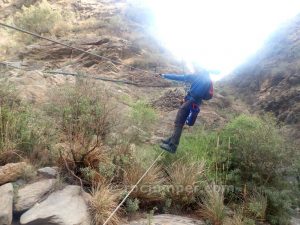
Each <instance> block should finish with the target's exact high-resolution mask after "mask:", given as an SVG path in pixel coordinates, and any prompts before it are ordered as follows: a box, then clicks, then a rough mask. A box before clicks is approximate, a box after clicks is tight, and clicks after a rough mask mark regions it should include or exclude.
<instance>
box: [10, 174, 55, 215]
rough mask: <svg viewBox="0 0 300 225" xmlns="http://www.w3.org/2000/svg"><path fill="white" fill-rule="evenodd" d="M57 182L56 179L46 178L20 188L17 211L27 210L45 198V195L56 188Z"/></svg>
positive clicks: (16, 205)
mask: <svg viewBox="0 0 300 225" xmlns="http://www.w3.org/2000/svg"><path fill="white" fill-rule="evenodd" d="M56 182H57V181H56V179H45V180H40V181H38V182H35V183H32V184H27V185H25V186H24V187H22V188H20V189H19V190H18V194H17V197H16V203H15V207H14V209H15V211H16V212H22V211H25V210H27V209H29V208H31V207H32V206H34V204H36V203H38V202H40V201H41V200H43V198H44V197H45V195H46V194H47V193H49V192H50V191H51V190H52V189H53V188H54V186H55V184H56Z"/></svg>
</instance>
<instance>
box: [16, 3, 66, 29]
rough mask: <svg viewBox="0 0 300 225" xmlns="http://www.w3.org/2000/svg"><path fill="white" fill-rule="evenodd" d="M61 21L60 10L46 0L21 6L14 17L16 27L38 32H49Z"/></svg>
mask: <svg viewBox="0 0 300 225" xmlns="http://www.w3.org/2000/svg"><path fill="white" fill-rule="evenodd" d="M62 21H63V16H62V11H61V10H60V9H54V8H53V7H52V6H51V5H50V4H49V3H48V1H47V0H43V1H42V2H40V3H38V4H36V5H31V6H29V7H25V6H23V8H22V11H21V12H19V13H17V14H16V16H15V17H14V23H15V24H16V25H17V26H18V27H20V28H23V29H26V30H29V31H31V32H35V33H38V34H44V33H51V32H52V31H53V30H54V29H55V26H56V25H57V24H63V23H62ZM64 24H66V23H64Z"/></svg>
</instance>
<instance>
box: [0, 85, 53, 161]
mask: <svg viewBox="0 0 300 225" xmlns="http://www.w3.org/2000/svg"><path fill="white" fill-rule="evenodd" d="M50 132H51V130H50V129H48V128H47V126H46V122H45V121H43V118H41V117H39V116H37V114H36V113H35V112H34V111H33V110H30V107H29V105H28V106H27V105H25V104H24V103H22V102H21V101H20V100H19V98H18V96H17V92H16V90H15V89H14V87H13V86H12V85H11V84H10V83H9V82H7V81H3V80H2V81H1V84H0V165H1V164H5V163H8V162H14V161H18V160H20V158H29V159H30V161H31V162H32V163H37V164H39V165H41V164H48V163H50V162H51V160H52V157H51V156H50V154H49V150H50V149H51V141H50V139H51V134H50ZM38 152H43V154H44V157H46V158H47V159H46V160H44V159H45V158H44V157H37V154H38ZM37 158H38V160H37Z"/></svg>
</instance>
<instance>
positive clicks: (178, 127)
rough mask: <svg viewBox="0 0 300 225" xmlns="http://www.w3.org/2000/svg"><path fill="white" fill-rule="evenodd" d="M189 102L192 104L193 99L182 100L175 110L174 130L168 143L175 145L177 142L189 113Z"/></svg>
mask: <svg viewBox="0 0 300 225" xmlns="http://www.w3.org/2000/svg"><path fill="white" fill-rule="evenodd" d="M191 104H193V101H190V100H189V101H186V102H184V103H183V104H182V105H181V106H180V108H179V110H178V112H177V116H176V119H175V127H174V131H173V134H172V136H171V137H170V143H172V144H174V145H175V146H177V145H178V144H179V141H180V137H181V133H182V129H183V126H184V124H185V121H186V119H187V117H188V116H189V113H190V108H191Z"/></svg>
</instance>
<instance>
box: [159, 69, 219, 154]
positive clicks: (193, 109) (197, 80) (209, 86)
mask: <svg viewBox="0 0 300 225" xmlns="http://www.w3.org/2000/svg"><path fill="white" fill-rule="evenodd" d="M194 70H195V72H194V73H193V74H181V75H179V74H160V76H161V77H162V78H164V79H170V80H175V81H182V82H187V83H190V84H191V86H190V88H189V90H188V92H187V95H186V96H185V98H184V102H183V104H182V105H181V106H180V108H179V110H178V112H177V116H176V119H175V122H174V124H175V125H174V130H173V133H172V135H171V136H170V137H169V138H167V139H165V140H162V144H161V145H160V147H161V148H162V149H164V150H166V151H168V152H170V153H175V152H176V150H177V146H178V145H179V141H180V137H181V133H182V129H183V126H184V125H185V124H187V125H189V126H193V125H194V123H195V121H196V118H197V115H198V113H199V112H200V105H201V103H202V101H203V100H210V99H211V98H212V97H213V83H212V80H211V78H210V75H209V72H208V71H206V70H205V69H203V68H201V67H198V66H194Z"/></svg>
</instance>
